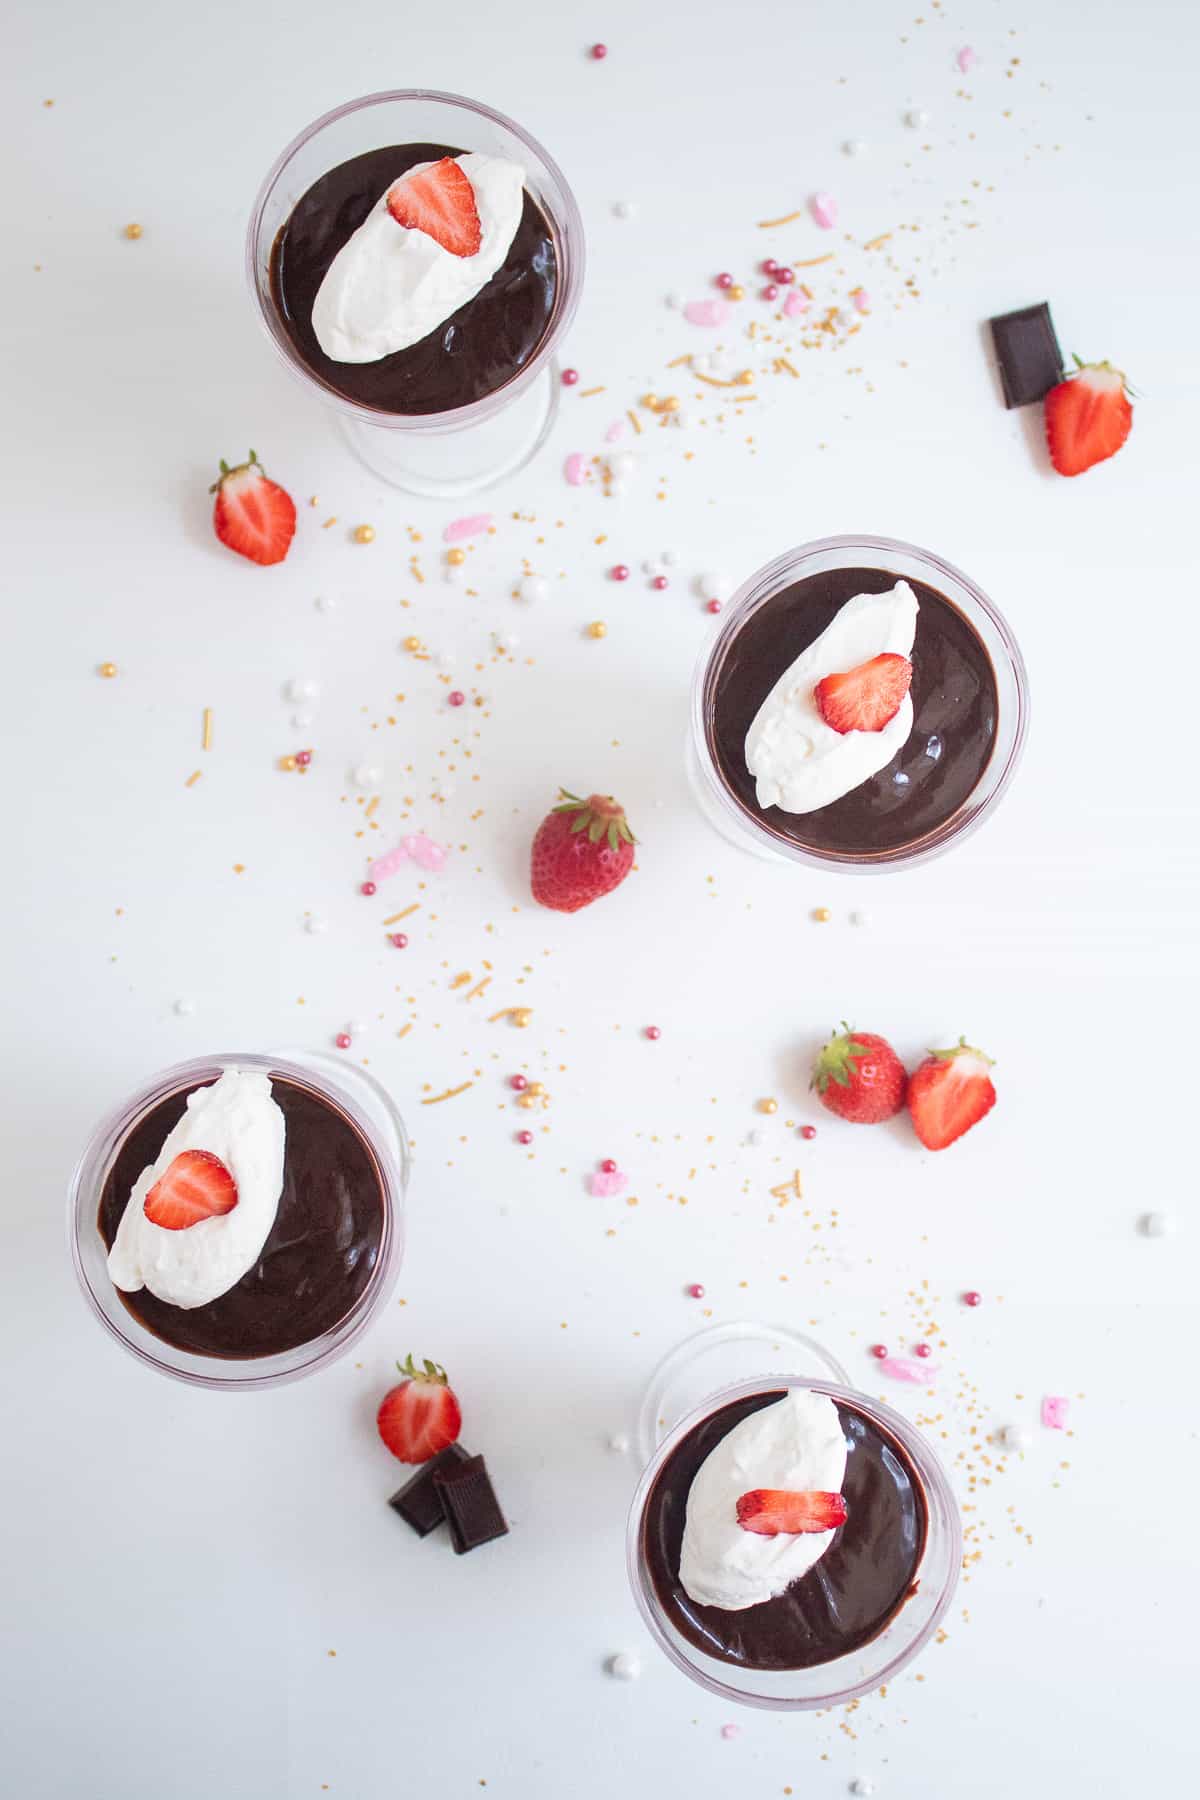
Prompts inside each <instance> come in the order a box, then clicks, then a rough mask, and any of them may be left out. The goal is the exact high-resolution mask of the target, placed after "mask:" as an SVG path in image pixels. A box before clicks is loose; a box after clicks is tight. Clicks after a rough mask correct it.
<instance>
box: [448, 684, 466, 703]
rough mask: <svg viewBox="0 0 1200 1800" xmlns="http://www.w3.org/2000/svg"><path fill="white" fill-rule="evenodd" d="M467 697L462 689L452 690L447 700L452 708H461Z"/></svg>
mask: <svg viewBox="0 0 1200 1800" xmlns="http://www.w3.org/2000/svg"><path fill="white" fill-rule="evenodd" d="M466 697H467V696H466V695H465V694H464V693H463V691H462V689H461V688H451V690H450V692H449V693H448V694H447V695H446V699H447V700H448V701H449V703H450V705H451V706H461V705H462V704H463V701H464V700H465V699H466Z"/></svg>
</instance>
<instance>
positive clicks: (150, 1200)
mask: <svg viewBox="0 0 1200 1800" xmlns="http://www.w3.org/2000/svg"><path fill="white" fill-rule="evenodd" d="M237 1203H238V1191H237V1182H236V1181H235V1180H234V1179H233V1176H232V1175H231V1174H230V1173H229V1170H228V1169H227V1168H226V1167H225V1164H224V1163H223V1162H222V1161H221V1159H220V1157H219V1156H214V1155H213V1153H212V1151H211V1150H181V1151H180V1152H179V1155H178V1156H176V1157H174V1158H173V1159H172V1161H171V1163H170V1165H169V1167H168V1169H167V1172H166V1174H165V1175H160V1176H159V1178H158V1180H157V1181H156V1182H155V1183H154V1186H153V1187H152V1188H151V1189H150V1192H149V1193H148V1194H147V1195H146V1198H145V1200H144V1201H143V1203H142V1211H143V1212H144V1213H145V1215H146V1217H147V1218H148V1219H149V1221H150V1223H151V1224H152V1225H161V1226H162V1228H163V1230H164V1231H186V1230H187V1229H188V1227H189V1226H190V1225H199V1223H200V1222H201V1220H202V1219H217V1218H220V1216H221V1214H222V1213H228V1212H232V1211H233V1209H234V1207H235V1206H236V1205H237Z"/></svg>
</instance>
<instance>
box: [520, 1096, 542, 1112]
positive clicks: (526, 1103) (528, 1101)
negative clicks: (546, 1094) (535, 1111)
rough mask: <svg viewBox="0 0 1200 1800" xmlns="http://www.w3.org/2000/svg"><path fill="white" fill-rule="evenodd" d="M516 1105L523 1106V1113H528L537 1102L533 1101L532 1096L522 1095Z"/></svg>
mask: <svg viewBox="0 0 1200 1800" xmlns="http://www.w3.org/2000/svg"><path fill="white" fill-rule="evenodd" d="M517 1105H518V1106H523V1107H524V1108H525V1111H526V1112H529V1111H530V1110H531V1109H532V1108H533V1107H535V1106H536V1105H537V1100H536V1099H535V1097H534V1096H533V1095H532V1094H522V1095H521V1098H520V1099H519V1100H518V1101H517Z"/></svg>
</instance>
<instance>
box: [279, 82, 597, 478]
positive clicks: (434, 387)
mask: <svg viewBox="0 0 1200 1800" xmlns="http://www.w3.org/2000/svg"><path fill="white" fill-rule="evenodd" d="M583 268H584V247H583V225H582V221H581V219H580V216H579V209H578V207H577V206H576V204H575V199H574V196H573V195H572V193H571V190H570V188H569V187H568V186H567V183H566V179H565V177H564V176H563V174H562V171H561V170H560V169H559V168H558V165H557V164H556V163H555V162H554V161H553V159H552V158H551V157H550V156H549V154H548V153H547V152H546V151H545V150H544V149H543V148H542V146H541V145H540V144H539V143H537V142H536V140H535V139H534V138H532V137H530V136H529V134H528V133H527V132H525V131H523V130H522V129H521V127H520V126H519V125H516V124H514V123H513V121H512V120H511V119H506V118H505V117H504V116H503V114H501V113H498V112H495V111H494V110H493V109H492V108H491V107H488V106H482V105H480V104H479V103H478V102H477V101H474V100H465V99H462V98H461V97H460V96H458V95H456V94H442V93H435V92H426V91H424V90H421V89H402V90H397V91H395V92H389V93H380V94H368V95H366V96H365V97H364V98H362V99H361V100H352V101H350V102H349V103H348V104H347V105H345V106H339V107H337V108H335V109H334V111H333V112H329V113H326V114H325V115H324V117H323V118H320V119H318V120H316V122H315V123H314V124H312V125H310V126H309V127H308V128H307V129H306V130H305V131H302V132H301V133H300V135H299V137H297V138H296V139H294V141H293V142H292V143H290V144H289V145H288V147H287V149H286V150H284V151H283V153H282V155H281V156H280V157H279V158H278V160H277V161H276V162H275V164H274V166H273V167H272V169H271V170H270V172H269V173H268V175H267V177H266V180H265V181H264V182H263V185H262V188H261V190H260V192H259V195H258V198H257V200H256V201H255V204H254V210H253V213H252V215H251V218H250V225H249V229H248V232H247V237H246V274H247V279H248V281H249V285H250V291H251V294H252V296H253V298H254V304H255V309H256V311H257V312H258V315H259V317H260V319H261V321H262V323H263V325H264V327H265V329H266V332H267V335H268V337H269V338H270V340H271V343H272V344H273V345H274V347H275V349H276V351H277V352H278V354H279V355H280V357H281V358H282V359H283V362H284V364H285V365H286V367H287V368H288V369H289V370H290V371H291V373H292V374H293V375H295V376H296V377H297V378H298V379H299V380H300V381H301V382H303V383H304V385H305V386H306V387H307V388H308V389H309V390H310V391H311V392H313V393H314V394H316V395H317V396H318V397H319V398H321V399H322V400H324V401H325V403H326V404H327V405H328V406H330V407H332V408H333V409H334V411H335V412H336V413H337V414H338V415H339V417H340V421H341V425H342V429H343V431H344V433H345V436H346V438H347V439H348V441H349V443H350V446H351V448H352V449H353V450H354V452H355V454H356V455H357V456H358V457H359V459H360V461H362V462H363V463H365V464H366V466H367V467H368V468H369V469H370V470H371V471H372V473H373V474H375V475H378V476H380V477H381V478H382V479H383V480H384V481H387V482H389V483H390V484H391V485H392V486H395V487H399V488H403V489H405V490H406V491H407V492H409V493H414V494H420V495H423V496H428V497H433V498H447V499H453V498H457V497H459V496H461V495H465V494H470V493H475V492H477V491H479V490H480V489H482V488H485V487H488V486H490V485H491V484H492V483H493V482H496V481H500V480H502V479H503V478H504V477H505V476H507V475H510V474H512V473H513V472H514V471H515V470H517V469H520V468H522V467H523V466H524V465H525V463H527V462H528V461H529V459H530V458H531V457H532V456H533V455H534V454H535V453H536V451H537V450H538V449H539V448H540V447H541V445H542V444H543V443H544V441H545V439H546V437H547V434H548V433H549V430H550V427H551V425H552V423H553V421H554V417H555V413H556V411H557V408H558V402H559V393H560V382H559V378H558V371H557V367H556V365H555V363H554V360H553V351H554V346H555V344H556V343H557V342H558V340H559V339H560V338H561V336H562V334H563V332H564V331H565V330H566V328H567V326H568V325H569V324H570V322H571V319H572V317H573V316H574V313H575V308H576V306H577V304H578V301H579V294H580V290H581V286H582V282H583Z"/></svg>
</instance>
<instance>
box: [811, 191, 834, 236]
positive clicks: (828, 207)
mask: <svg viewBox="0 0 1200 1800" xmlns="http://www.w3.org/2000/svg"><path fill="white" fill-rule="evenodd" d="M808 209H809V211H810V212H811V213H812V216H813V218H814V219H815V220H816V222H817V224H818V225H819V226H820V227H821V230H822V231H831V230H832V229H833V227H834V226H835V225H836V224H837V202H836V200H835V199H834V198H833V195H832V194H814V195H813V197H812V199H811V200H810V201H809V203H808Z"/></svg>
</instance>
